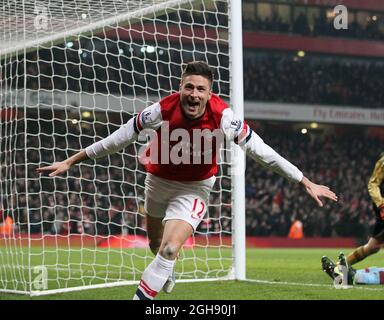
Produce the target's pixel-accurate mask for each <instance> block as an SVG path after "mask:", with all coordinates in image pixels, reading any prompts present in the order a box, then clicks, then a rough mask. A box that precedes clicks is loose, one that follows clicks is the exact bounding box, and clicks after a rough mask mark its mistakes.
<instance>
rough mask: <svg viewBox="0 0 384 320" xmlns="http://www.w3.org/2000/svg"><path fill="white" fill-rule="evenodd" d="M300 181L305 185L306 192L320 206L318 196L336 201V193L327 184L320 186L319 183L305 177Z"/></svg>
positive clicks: (321, 204)
mask: <svg viewBox="0 0 384 320" xmlns="http://www.w3.org/2000/svg"><path fill="white" fill-rule="evenodd" d="M300 183H301V184H302V185H303V186H304V187H305V190H306V191H307V193H308V194H309V195H310V196H311V197H312V198H313V199H314V200H315V201H316V202H317V204H318V205H319V206H320V207H322V206H323V203H322V202H321V200H320V197H325V198H328V199H331V200H333V201H337V196H336V194H335V193H334V192H333V191H332V190H330V189H329V188H328V187H327V186H322V185H320V184H316V183H313V182H312V181H310V180H309V179H308V178H307V177H303V179H301V181H300Z"/></svg>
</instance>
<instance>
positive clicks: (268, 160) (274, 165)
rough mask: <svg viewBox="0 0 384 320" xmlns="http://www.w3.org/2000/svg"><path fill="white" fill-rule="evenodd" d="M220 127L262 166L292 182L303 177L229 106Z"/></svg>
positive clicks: (298, 180)
mask: <svg viewBox="0 0 384 320" xmlns="http://www.w3.org/2000/svg"><path fill="white" fill-rule="evenodd" d="M221 128H222V130H223V131H224V134H225V135H226V137H227V138H228V139H230V140H233V141H234V142H235V143H236V144H238V145H239V146H240V147H241V148H242V149H243V150H244V151H245V152H246V154H247V155H248V156H250V157H251V158H252V159H254V160H255V161H256V162H258V163H260V164H261V165H262V166H264V167H266V168H267V169H271V170H272V171H274V172H276V173H278V174H279V175H281V176H283V177H285V178H287V179H289V180H291V181H294V182H300V181H301V180H302V179H303V173H302V172H301V171H300V170H299V169H298V168H297V167H296V166H294V165H293V164H292V163H290V162H289V161H288V160H286V159H285V158H283V157H282V156H280V155H279V154H278V153H277V152H276V151H275V150H273V149H272V148H271V147H270V146H269V145H267V144H266V143H264V141H263V140H262V139H261V138H260V137H259V136H258V135H257V134H256V133H255V132H253V131H252V129H251V128H250V127H249V126H248V125H247V124H246V123H245V122H244V121H242V120H241V119H239V118H237V117H236V116H235V115H234V113H233V111H232V110H231V109H229V108H227V109H225V110H224V112H223V117H222V119H221Z"/></svg>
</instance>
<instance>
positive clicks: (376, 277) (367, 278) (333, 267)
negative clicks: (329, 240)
mask: <svg viewBox="0 0 384 320" xmlns="http://www.w3.org/2000/svg"><path fill="white" fill-rule="evenodd" d="M321 266H322V269H323V271H324V272H325V273H327V274H328V275H329V276H330V277H331V278H332V280H333V281H334V283H335V284H339V285H340V284H342V283H343V284H348V285H355V284H384V268H378V267H369V268H365V269H359V270H355V269H353V268H352V267H351V266H350V265H348V263H347V259H346V258H345V255H344V253H340V255H339V258H338V262H337V263H334V262H333V261H332V260H331V259H329V258H328V257H326V256H324V257H322V258H321ZM345 276H346V277H347V280H346V281H345V280H344V277H345Z"/></svg>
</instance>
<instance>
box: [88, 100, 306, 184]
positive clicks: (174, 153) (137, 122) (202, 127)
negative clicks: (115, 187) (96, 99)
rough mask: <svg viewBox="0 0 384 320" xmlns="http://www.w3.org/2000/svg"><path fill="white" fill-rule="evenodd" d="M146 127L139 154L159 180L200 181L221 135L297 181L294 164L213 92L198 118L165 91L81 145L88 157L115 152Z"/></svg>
mask: <svg viewBox="0 0 384 320" xmlns="http://www.w3.org/2000/svg"><path fill="white" fill-rule="evenodd" d="M148 129H149V130H152V131H154V132H155V135H150V136H151V137H152V138H151V140H150V143H149V145H148V147H147V149H146V151H145V153H144V154H142V155H139V156H140V158H142V159H143V158H145V161H144V166H145V169H146V171H147V172H149V173H151V174H153V175H155V176H158V177H161V178H164V179H168V180H176V181H200V180H205V179H208V178H210V177H212V176H213V175H215V174H216V173H217V170H218V168H217V154H218V150H219V148H218V147H219V144H221V143H222V142H223V141H222V140H223V139H222V140H220V141H219V139H221V137H222V138H224V137H226V138H227V139H229V140H231V141H234V142H235V143H237V144H238V145H240V146H241V147H242V148H243V149H244V150H245V151H246V152H247V154H248V155H249V156H251V157H252V158H253V159H255V160H256V161H257V162H259V163H261V164H262V165H263V166H266V167H268V168H270V169H272V170H273V171H275V172H277V173H279V174H281V175H282V176H284V177H286V178H288V179H291V180H293V181H296V182H298V181H300V180H301V179H302V177H303V174H302V173H301V171H300V170H299V169H297V168H296V167H295V166H294V165H292V164H291V163H290V162H288V161H287V160H285V159H284V158H283V157H281V156H280V155H279V154H277V153H276V152H275V151H274V150H273V149H272V148H271V147H269V146H268V145H267V144H265V143H264V142H263V140H262V139H261V138H260V137H259V136H258V135H257V134H256V133H254V132H253V131H252V130H251V129H250V127H249V126H248V125H247V124H246V122H245V121H243V120H241V119H239V118H237V117H236V116H235V115H234V113H233V111H232V110H231V109H230V108H229V107H228V105H227V104H226V103H225V102H224V101H223V100H222V99H221V98H219V97H218V96H217V95H215V94H212V96H211V98H210V99H209V100H208V103H207V106H206V110H205V113H204V114H203V115H202V116H201V117H200V118H198V119H189V118H187V117H186V116H185V115H184V114H183V112H182V109H181V101H180V94H179V93H174V94H171V95H169V96H167V97H165V98H164V99H162V100H161V101H159V102H157V103H154V104H152V105H150V106H149V107H147V108H145V109H144V110H143V111H142V112H140V113H139V114H138V115H137V116H136V117H134V118H132V119H130V120H129V121H128V122H127V123H126V124H124V125H123V126H122V127H121V128H120V129H118V130H116V131H115V132H114V133H113V134H111V135H110V136H108V137H107V138H105V139H103V140H101V141H98V142H96V143H94V144H93V145H91V146H89V147H87V148H86V153H87V155H88V156H89V157H90V158H99V157H102V156H105V155H107V154H111V153H114V152H117V151H118V150H121V149H122V148H124V147H126V146H127V145H129V144H130V143H132V142H134V141H135V140H136V139H137V138H138V137H139V135H140V134H141V133H143V132H145V131H146V130H148ZM202 133H204V135H203V134H202ZM206 133H207V134H206ZM220 133H221V135H220ZM199 134H200V135H199Z"/></svg>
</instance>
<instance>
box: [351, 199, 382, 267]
mask: <svg viewBox="0 0 384 320" xmlns="http://www.w3.org/2000/svg"><path fill="white" fill-rule="evenodd" d="M374 211H375V215H376V223H375V226H374V228H373V232H372V237H371V238H370V239H369V240H368V242H367V243H366V244H365V245H363V246H361V247H358V248H356V249H355V250H354V251H353V252H351V253H350V254H349V255H348V257H347V262H348V264H349V265H354V264H355V263H357V262H359V261H362V260H364V259H365V258H366V257H368V256H370V255H372V254H375V253H377V252H378V251H379V250H380V248H381V246H382V245H383V244H384V221H383V220H382V219H381V216H380V210H379V209H378V208H377V207H376V206H375V205H374Z"/></svg>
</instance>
